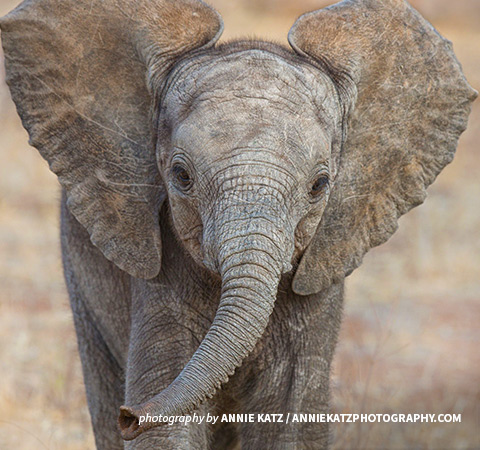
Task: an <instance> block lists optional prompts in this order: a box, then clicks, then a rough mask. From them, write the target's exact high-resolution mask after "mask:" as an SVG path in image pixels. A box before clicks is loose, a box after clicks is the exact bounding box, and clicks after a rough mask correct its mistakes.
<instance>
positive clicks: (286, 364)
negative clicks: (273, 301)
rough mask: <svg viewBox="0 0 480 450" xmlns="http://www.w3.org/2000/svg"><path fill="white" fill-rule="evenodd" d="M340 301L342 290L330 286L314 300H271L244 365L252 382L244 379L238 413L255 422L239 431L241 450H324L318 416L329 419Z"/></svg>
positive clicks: (325, 436) (326, 440)
mask: <svg viewBox="0 0 480 450" xmlns="http://www.w3.org/2000/svg"><path fill="white" fill-rule="evenodd" d="M284 292H289V291H288V288H285V291H284ZM342 298H343V285H334V286H332V287H331V288H330V289H329V291H328V292H323V293H322V294H319V295H315V296H310V297H298V296H294V295H293V294H292V293H291V291H290V293H289V294H288V293H287V294H285V297H283V298H282V297H280V298H279V299H278V300H277V306H276V310H275V311H274V317H273V318H272V321H271V324H270V326H269V329H268V332H267V334H266V336H265V337H264V339H263V340H262V342H261V345H260V346H259V348H258V349H257V350H256V353H257V355H256V356H254V357H253V358H252V359H251V360H249V361H248V370H249V371H250V372H251V373H252V374H253V376H249V375H248V373H246V374H245V379H246V380H247V381H246V382H244V386H245V387H244V403H243V411H242V412H246V413H254V414H255V415H256V420H255V422H254V423H244V424H242V426H241V439H242V449H258V448H268V449H274V450H277V449H278V450H283V449H302V450H303V449H315V450H319V449H326V448H328V447H329V445H330V442H331V436H330V433H329V424H328V423H327V422H326V421H324V418H322V417H321V415H322V414H325V415H326V414H328V413H329V401H330V389H329V376H330V366H331V362H332V359H333V353H334V349H335V345H336V342H337V336H338V332H339V328H340V321H341V316H342ZM275 316H276V317H275ZM259 414H263V415H259ZM302 414H303V416H301V415H302ZM305 414H307V415H308V414H311V415H313V416H307V417H305ZM287 421H288V422H287Z"/></svg>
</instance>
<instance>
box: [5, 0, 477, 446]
mask: <svg viewBox="0 0 480 450" xmlns="http://www.w3.org/2000/svg"><path fill="white" fill-rule="evenodd" d="M0 28H1V30H2V42H3V46H4V49H5V57H6V69H7V82H8V84H9V86H10V90H11V93H12V98H13V100H14V101H15V103H16V105H17V108H18V112H19V114H20V116H21V118H22V121H23V124H24V126H25V128H26V129H27V130H28V132H29V135H30V142H31V144H32V145H33V146H35V147H36V148H37V149H38V150H39V151H40V153H41V154H42V156H43V157H44V158H45V159H46V160H47V161H48V162H49V165H50V168H51V170H52V171H53V172H55V173H56V174H57V175H58V178H59V181H60V184H61V185H62V189H63V195H62V207H61V209H62V226H61V230H62V233H61V235H62V254H63V261H64V269H65V276H66V281H67V286H68V291H69V294H70V299H71V304H72V310H73V313H74V318H75V327H76V330H77V336H78V343H79V349H80V355H81V359H82V365H83V372H84V378H85V385H86V389H87V398H88V404H89V409H90V413H91V417H92V423H93V427H94V431H95V438H96V443H97V446H98V447H99V448H106V449H109V448H112V449H113V448H121V447H122V446H123V443H122V440H121V439H122V438H123V439H124V440H125V441H128V443H126V444H125V446H126V448H161V449H170V448H171V449H180V448H181V449H190V448H191V449H196V448H198V449H203V448H218V449H225V448H233V447H235V446H236V445H240V446H241V447H242V448H245V449H248V448H251V449H257V448H275V449H276V448H278V449H284V448H299V449H303V448H305V449H306V448H326V447H327V446H328V442H329V436H328V424H326V423H314V422H310V423H289V424H286V423H275V422H273V423H258V422H256V423H250V422H245V423H227V422H219V423H217V424H215V425H208V424H205V423H203V424H201V425H198V424H190V425H188V426H185V425H183V424H179V423H177V424H173V425H165V424H164V423H158V422H156V423H155V422H150V421H145V418H146V417H149V416H150V417H151V416H160V415H161V416H169V417H174V416H183V415H186V414H189V413H194V412H197V413H202V414H211V415H212V414H213V415H215V416H218V415H219V414H220V415H221V414H223V413H226V414H235V413H238V414H250V413H251V414H261V413H270V414H283V415H285V414H288V413H301V414H304V413H309V414H315V413H326V412H328V400H329V387H328V379H329V372H330V365H331V362H332V357H333V352H334V347H335V343H336V340H337V336H338V332H339V327H340V322H341V311H342V299H343V285H344V280H345V277H346V276H348V275H349V274H350V273H351V272H352V271H353V270H354V269H355V268H356V267H358V266H359V265H360V264H361V261H362V258H363V256H364V254H365V253H366V252H367V251H369V250H370V249H371V248H373V247H375V246H378V245H380V244H382V243H383V242H385V241H386V240H387V239H388V238H389V237H390V236H391V235H392V234H393V233H394V232H395V230H396V228H397V221H398V218H399V217H400V216H401V215H402V214H405V213H406V212H408V211H409V210H410V209H411V208H413V207H415V206H417V205H419V204H421V203H422V202H423V200H424V199H425V197H426V188H427V187H428V186H429V185H430V184H431V183H432V182H433V181H434V180H435V177H436V176H437V175H438V174H439V173H440V171H441V170H442V169H443V168H444V167H445V166H446V165H447V164H448V163H449V162H450V161H451V160H452V158H453V156H454V153H455V150H456V146H457V141H458V138H459V136H460V134H461V133H462V132H463V131H464V130H465V128H466V126H467V119H468V114H469V112H470V103H471V102H472V101H473V100H474V99H475V97H476V95H477V93H476V92H475V91H474V90H473V89H472V88H471V87H470V86H469V84H468V83H467V81H466V80H465V77H464V76H463V73H462V71H461V67H460V65H459V63H458V61H457V60H456V58H455V55H454V54H453V51H452V46H451V43H449V42H448V41H446V40H444V39H443V38H442V37H441V36H440V35H439V34H438V32H437V31H436V30H435V29H434V28H433V27H432V26H431V25H430V24H429V23H428V22H426V21H425V20H424V19H423V18H422V17H421V16H420V15H419V14H418V13H417V12H416V11H415V10H414V9H413V8H412V7H411V6H410V5H409V4H408V3H407V2H406V1H404V0H381V1H380V0H344V1H342V2H340V3H338V4H336V5H333V6H331V7H328V8H325V9H323V10H319V11H314V12H312V13H308V14H305V15H303V16H301V17H300V18H299V19H298V20H297V21H296V23H295V24H294V26H293V27H292V29H291V30H290V33H289V36H288V39H289V43H290V46H291V49H288V48H286V47H283V46H279V45H276V44H273V43H268V42H262V41H238V42H231V43H227V44H221V45H216V43H217V41H218V39H219V37H220V35H221V32H222V30H223V24H222V21H221V18H220V16H219V15H218V13H216V12H215V11H214V10H213V9H212V8H210V7H208V6H207V5H205V4H204V3H203V2H201V1H199V0H138V1H135V2H134V1H129V0H92V1H89V2H84V1H77V0H26V1H25V2H24V3H22V4H21V5H20V6H19V7H18V8H17V9H16V10H14V11H13V12H12V13H10V14H9V15H7V16H6V17H5V18H2V19H0ZM118 408H120V410H119V411H120V414H119V415H118V419H117V414H118ZM117 420H118V422H117Z"/></svg>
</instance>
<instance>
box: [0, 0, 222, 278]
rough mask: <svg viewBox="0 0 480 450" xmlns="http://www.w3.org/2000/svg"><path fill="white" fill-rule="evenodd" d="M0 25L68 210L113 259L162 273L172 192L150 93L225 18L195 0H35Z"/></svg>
mask: <svg viewBox="0 0 480 450" xmlns="http://www.w3.org/2000/svg"><path fill="white" fill-rule="evenodd" d="M0 28H1V31H2V42H3V47H4V51H5V61H6V69H7V83H8V85H9V87H10V90H11V93H12V98H13V100H14V102H15V103H16V105H17V110H18V113H19V115H20V116H21V118H22V121H23V125H24V127H25V128H26V129H27V131H28V132H29V135H30V143H31V144H32V145H33V146H34V147H36V148H37V149H38V150H39V151H40V153H41V154H42V156H43V157H44V158H45V159H46V160H47V161H48V163H49V165H50V168H51V170H52V171H53V172H54V173H56V174H57V175H58V178H59V181H60V183H61V185H62V186H63V187H64V188H65V190H66V192H67V199H68V203H67V204H68V207H69V209H70V211H71V212H72V214H73V215H74V216H75V217H76V218H77V220H78V221H79V222H80V223H81V224H82V225H83V226H84V227H85V228H86V229H87V230H88V232H89V233H90V237H91V240H92V242H93V243H94V244H95V245H96V246H97V247H98V248H99V249H100V250H101V251H102V252H103V254H104V255H105V256H106V257H107V258H108V259H110V260H111V261H113V262H114V263H115V264H117V265H118V266H119V267H120V268H121V269H123V270H125V271H127V272H128V273H130V274H131V275H133V276H136V277H141V278H152V277H154V276H155V275H156V274H157V273H158V272H159V270H160V259H161V242H160V230H159V217H158V214H159V210H160V206H161V203H162V201H163V199H164V198H165V191H164V188H163V186H162V184H161V180H160V175H159V172H158V169H157V165H156V158H155V143H154V138H155V135H156V132H155V129H154V125H153V123H152V117H153V114H152V111H151V105H152V104H154V102H153V100H152V98H153V97H154V95H155V92H152V91H153V90H154V88H157V89H158V88H159V87H161V83H162V80H164V78H165V76H166V74H167V72H168V69H169V68H170V67H171V66H172V65H173V64H174V62H175V61H176V60H177V59H178V58H179V57H181V56H182V55H184V54H185V53H186V52H188V51H190V50H192V49H196V48H200V47H207V46H211V45H213V44H214V43H215V42H216V40H217V39H218V37H219V36H220V34H221V31H222V29H223V25H222V21H221V19H220V17H219V16H218V14H217V13H216V12H215V11H214V10H212V9H211V8H210V7H208V6H206V5H205V4H204V3H202V2H201V1H196V0H176V1H175V0H135V1H133V0H88V1H82V0H27V1H25V2H23V3H22V4H21V5H20V6H19V7H18V8H17V9H15V10H14V11H12V12H11V13H10V14H9V15H7V16H6V17H4V18H2V19H1V20H0Z"/></svg>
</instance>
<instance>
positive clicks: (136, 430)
mask: <svg viewBox="0 0 480 450" xmlns="http://www.w3.org/2000/svg"><path fill="white" fill-rule="evenodd" d="M118 425H119V427H120V432H121V433H122V438H123V439H125V440H126V441H130V440H132V439H135V438H136V437H137V436H138V435H139V434H140V433H141V432H142V431H143V430H142V429H141V427H140V422H139V418H138V417H137V415H136V414H135V413H134V412H133V411H132V410H131V409H130V408H128V407H126V406H121V407H120V415H119V417H118Z"/></svg>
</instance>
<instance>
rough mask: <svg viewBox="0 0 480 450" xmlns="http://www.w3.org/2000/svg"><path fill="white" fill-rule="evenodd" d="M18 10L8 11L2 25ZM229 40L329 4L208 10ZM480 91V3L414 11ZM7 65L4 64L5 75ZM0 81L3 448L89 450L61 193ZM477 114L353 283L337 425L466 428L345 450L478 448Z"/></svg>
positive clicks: (258, 0)
mask: <svg viewBox="0 0 480 450" xmlns="http://www.w3.org/2000/svg"><path fill="white" fill-rule="evenodd" d="M17 3H19V0H0V15H3V14H5V13H6V12H8V11H9V10H10V9H11V8H12V7H14V6H15V5H16V4H17ZM210 3H211V4H213V5H214V6H215V7H216V8H218V10H219V11H220V12H221V13H222V15H223V17H224V20H225V24H226V30H225V34H224V38H232V37H238V36H245V35H246V36H260V37H265V38H270V39H275V40H277V41H280V42H285V38H286V34H287V32H288V29H289V27H290V26H291V25H292V23H293V21H294V19H295V17H296V16H298V15H299V14H301V13H302V12H305V11H307V10H310V9H315V8H317V7H320V6H323V4H325V3H328V2H326V1H316V0H297V1H295V2H292V1H287V0H283V1H282V0H280V1H274V0H242V1H230V2H228V1H227V0H211V2H210ZM412 3H414V4H415V6H416V7H417V8H418V9H420V11H421V12H422V13H423V14H424V15H426V16H427V17H428V18H429V19H430V20H431V21H432V22H433V23H434V25H435V26H436V27H437V28H438V29H439V30H440V32H441V33H442V34H443V35H444V36H446V37H448V38H449V39H450V40H452V41H453V43H454V49H455V51H456V53H457V55H458V57H459V59H460V61H461V62H462V64H463V67H464V70H465V73H466V75H467V78H468V79H469V80H470V83H471V84H472V85H473V86H474V87H476V88H477V89H478V88H479V87H480V56H479V54H480V52H479V49H480V27H479V23H480V2H478V1H477V0H457V1H456V2H449V1H448V0H417V1H414V2H412ZM1 59H2V55H1V53H0V62H1ZM0 66H2V67H1V68H0V410H1V411H2V414H1V417H0V449H13V448H15V449H18V450H20V449H32V448H38V449H41V448H48V449H89V448H93V446H94V444H93V437H92V433H91V430H90V425H89V417H88V413H87V409H86V403H85V398H84V391H83V385H82V377H81V369H80V363H79V359H78V356H77V352H76V342H75V334H74V331H73V325H72V319H71V315H70V310H69V306H68V300H67V296H66V291H65V287H64V283H63V278H62V272H61V263H60V251H59V240H58V212H57V206H58V198H59V188H58V185H57V182H56V179H55V177H54V176H53V175H52V174H51V173H50V172H49V171H48V169H47V165H46V163H45V162H44V161H43V160H42V159H41V158H40V156H39V155H38V154H37V152H36V151H34V150H33V149H31V148H30V147H29V146H28V144H27V135H26V133H25V131H24V130H23V129H22V127H21V124H20V121H19V119H18V117H17V116H16V114H15V111H14V106H13V104H12V102H11V100H10V99H9V94H8V91H7V89H6V87H5V84H4V72H3V65H2V64H0ZM479 142H480V108H479V106H478V102H477V103H476V104H475V105H474V110H473V114H472V116H471V120H470V126H469V129H468V130H467V132H466V133H465V134H464V135H463V137H462V139H461V141H460V145H459V148H458V153H457V157H456V159H455V160H454V162H453V163H452V164H451V165H450V166H448V167H447V169H446V170H445V171H444V172H443V173H442V174H441V176H440V177H439V179H438V180H437V181H436V183H435V184H434V185H433V186H432V187H431V188H430V190H429V198H428V200H427V202H426V204H425V205H423V206H421V207H420V208H417V209H416V210H414V211H412V212H411V213H410V214H408V215H407V216H405V217H404V218H402V220H401V221H400V230H399V231H398V232H397V233H396V235H395V236H394V237H393V238H392V239H391V240H390V241H389V242H388V243H387V244H385V245H383V246H381V247H380V248H378V249H376V250H374V251H372V252H371V253H370V254H369V255H368V256H367V257H366V258H365V262H364V264H363V266H362V267H361V268H360V269H359V270H357V271H356V272H355V273H354V275H352V276H351V277H350V278H349V280H348V284H347V295H346V306H345V319H344V323H343V327H342V333H341V338H340V343H339V347H338V351H337V354H336V359H335V367H334V376H333V409H334V411H336V412H360V413H361V412H369V413H374V412H390V413H393V412H398V413H400V412H403V413H414V412H419V413H437V414H439V413H462V423H461V424H439V423H436V424H339V425H337V426H335V427H334V431H335V440H334V448H335V449H369V448H378V449H384V448H398V449H400V448H412V449H441V448H442V449H443V448H445V449H466V448H480V352H479V345H480V331H479V326H478V323H479V318H480V303H479V301H478V300H479V297H480V274H479V269H480V234H479V229H480V202H479V198H480V177H479V169H480V158H479V154H478V143H479Z"/></svg>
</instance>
